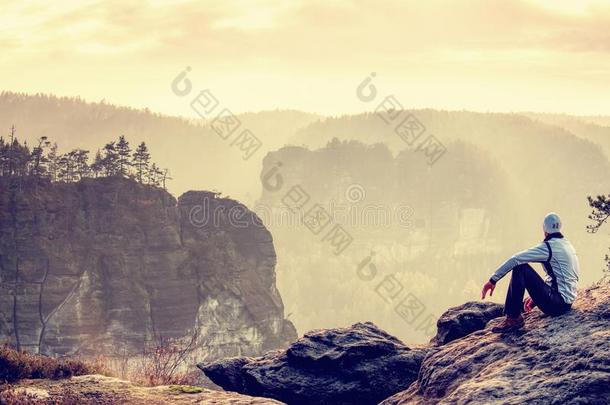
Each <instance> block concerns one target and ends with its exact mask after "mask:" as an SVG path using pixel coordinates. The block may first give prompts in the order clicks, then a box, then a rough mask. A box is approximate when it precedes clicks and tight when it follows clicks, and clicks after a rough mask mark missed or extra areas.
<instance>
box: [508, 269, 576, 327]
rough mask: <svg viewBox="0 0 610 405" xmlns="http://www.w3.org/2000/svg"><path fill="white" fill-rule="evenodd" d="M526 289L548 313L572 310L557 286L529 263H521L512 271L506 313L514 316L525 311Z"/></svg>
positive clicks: (539, 306) (553, 313)
mask: <svg viewBox="0 0 610 405" xmlns="http://www.w3.org/2000/svg"><path fill="white" fill-rule="evenodd" d="M525 290H527V292H528V293H529V295H530V297H531V298H532V300H534V304H536V306H537V307H538V308H540V310H541V311H542V312H544V313H545V314H547V315H552V316H556V315H561V314H563V313H565V312H567V311H569V310H570V308H571V305H569V304H566V303H565V302H564V301H563V298H562V297H561V295H560V294H559V291H557V289H556V288H554V287H551V286H549V285H548V284H546V283H545V282H544V280H543V279H542V278H541V277H540V276H539V275H538V273H536V271H535V270H534V269H533V268H532V266H530V265H529V264H521V265H519V266H517V267H515V268H514V269H513V271H512V275H511V279H510V286H509V287H508V293H507V294H506V303H505V304H504V313H505V315H506V316H510V317H512V318H516V317H518V316H519V315H520V314H521V312H522V311H523V296H524V295H525Z"/></svg>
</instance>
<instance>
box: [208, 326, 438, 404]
mask: <svg viewBox="0 0 610 405" xmlns="http://www.w3.org/2000/svg"><path fill="white" fill-rule="evenodd" d="M425 352H426V351H425V350H423V349H420V348H414V349H410V348H409V347H407V346H405V345H404V344H403V343H402V342H401V341H399V340H398V339H396V338H395V337H393V336H390V335H388V334H387V333H385V332H384V331H382V330H380V329H378V328H377V327H376V326H375V325H373V324H372V323H370V322H367V323H357V324H355V325H353V326H351V327H349V328H338V329H328V330H317V331H313V332H309V333H307V334H305V336H303V337H302V338H301V339H299V340H297V341H296V342H295V343H293V344H292V345H290V347H289V348H288V349H287V350H285V351H275V352H270V353H267V354H266V355H264V356H263V357H259V358H245V357H241V358H233V359H227V360H219V361H216V362H213V363H210V364H200V365H198V367H199V368H201V370H202V371H203V372H205V374H206V375H207V376H208V377H209V378H210V379H211V380H212V381H213V382H214V383H216V384H218V385H220V386H221V387H223V388H224V389H226V390H229V391H237V392H240V393H244V394H247V395H253V396H260V397H269V398H275V399H278V400H280V401H283V402H286V403H288V404H291V405H292V404H335V405H342V404H346V405H347V404H362V405H366V404H377V403H378V402H379V401H381V400H383V399H384V398H387V397H388V396H390V395H392V394H393V393H396V392H398V391H400V390H402V389H405V388H406V387H408V386H409V385H410V384H411V382H413V381H414V380H415V379H416V378H417V372H418V370H419V367H420V363H421V361H422V359H423V358H424V355H425Z"/></svg>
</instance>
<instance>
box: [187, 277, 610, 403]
mask: <svg viewBox="0 0 610 405" xmlns="http://www.w3.org/2000/svg"><path fill="white" fill-rule="evenodd" d="M501 315H502V306H501V305H497V304H493V303H480V302H469V303H466V304H464V305H461V306H458V307H454V308H451V309H449V310H448V311H446V312H445V313H444V314H443V315H442V316H441V317H440V319H439V321H438V323H437V328H438V332H437V335H436V336H435V337H434V338H433V339H432V341H431V342H430V344H429V345H427V346H424V347H421V346H420V347H414V348H412V349H410V348H409V347H407V346H405V345H404V344H403V343H401V342H400V341H398V340H397V339H396V338H394V337H392V336H390V335H388V334H387V333H385V332H383V331H381V330H379V329H378V328H377V327H375V325H373V324H371V323H368V322H367V323H359V324H355V325H353V326H351V327H349V328H341V329H328V330H317V331H314V332H310V333H308V334H306V335H305V336H303V337H302V338H301V339H299V340H297V341H296V342H295V343H293V344H292V345H291V346H290V347H289V348H288V349H287V350H285V351H274V352H269V353H267V354H265V355H264V356H262V357H258V358H248V357H238V358H231V359H225V360H219V361H215V362H212V363H206V364H199V365H198V367H199V368H200V369H201V370H203V371H204V373H205V374H206V375H207V376H208V377H209V378H210V379H212V380H213V381H214V382H215V383H216V384H218V385H220V386H222V387H223V388H224V389H226V390H229V391H236V392H239V393H242V394H246V395H253V396H262V397H268V398H275V399H277V400H280V401H282V402H285V403H287V404H289V405H292V404H329V405H330V404H376V403H379V402H380V403H381V404H382V405H399V404H436V403H443V404H453V403H459V404H490V403H498V404H522V403H530V404H608V403H610V344H609V343H610V284H608V283H600V284H598V285H596V286H593V287H590V288H587V289H583V290H581V291H580V292H579V297H578V298H577V300H576V302H575V303H574V305H573V309H572V311H570V312H568V313H567V314H564V315H562V316H559V317H549V316H546V315H544V314H543V313H542V312H540V311H539V310H538V309H534V310H533V311H532V312H531V313H529V314H527V315H526V325H525V328H524V329H523V330H521V331H519V332H514V333H510V334H495V333H492V332H491V328H492V327H493V326H495V325H496V324H497V323H499V322H500V318H499V317H500V316H501ZM401 386H403V387H407V388H405V389H404V390H403V389H402V388H400V387H401Z"/></svg>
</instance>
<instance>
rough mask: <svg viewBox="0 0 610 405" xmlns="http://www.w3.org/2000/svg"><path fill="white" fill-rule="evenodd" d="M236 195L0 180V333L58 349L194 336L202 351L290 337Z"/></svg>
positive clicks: (99, 348) (250, 220) (251, 348)
mask: <svg viewBox="0 0 610 405" xmlns="http://www.w3.org/2000/svg"><path fill="white" fill-rule="evenodd" d="M257 220H258V218H257V217H256V216H255V215H254V214H253V213H252V212H250V211H249V210H248V209H247V208H246V207H244V206H243V205H242V204H240V203H239V202H237V201H234V200H231V199H228V198H220V197H218V196H217V195H215V194H214V193H211V192H193V191H191V192H187V193H185V194H184V195H182V196H181V197H180V198H179V199H178V201H176V199H174V198H173V197H172V196H171V195H170V194H169V193H167V192H166V191H164V190H162V189H159V188H153V187H149V186H143V185H140V184H138V183H136V182H134V181H131V180H127V179H121V178H101V179H85V180H83V181H81V182H79V183H70V184H59V183H55V184H50V183H48V182H45V181H40V180H38V181H36V180H35V179H28V178H20V179H8V178H4V177H3V178H0V339H2V340H8V341H9V342H10V343H11V344H13V345H15V346H17V347H19V348H21V349H27V350H29V351H32V352H41V353H44V354H51V355H53V354H56V355H75V354H79V355H81V354H82V355H93V354H98V353H103V354H105V355H107V356H110V355H112V354H114V353H117V352H118V353H121V354H123V353H131V352H134V353H140V351H141V350H142V346H143V345H144V344H145V342H147V341H149V342H150V341H155V340H156V339H158V337H163V338H165V339H167V338H175V339H189V338H191V337H192V336H196V339H197V348H198V352H197V356H198V358H199V359H201V358H204V359H217V358H221V357H225V356H236V355H258V354H260V353H263V352H265V351H267V350H270V349H274V348H278V347H285V346H286V345H287V344H288V342H290V341H292V340H294V339H296V331H295V329H294V326H292V324H291V323H290V322H289V321H287V320H285V319H284V315H283V311H284V309H283V304H282V300H281V298H280V295H279V293H278V291H277V289H276V286H275V270H274V269H275V263H276V256H275V250H274V247H273V240H272V237H271V234H270V233H269V232H268V230H267V229H266V228H265V227H264V226H262V225H261V223H260V222H259V221H258V222H257Z"/></svg>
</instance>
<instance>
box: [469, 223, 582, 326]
mask: <svg viewBox="0 0 610 405" xmlns="http://www.w3.org/2000/svg"><path fill="white" fill-rule="evenodd" d="M543 230H544V241H542V242H541V243H540V244H539V245H537V246H534V247H533V248H531V249H528V250H524V251H522V252H519V253H517V254H516V255H514V256H513V257H511V258H510V259H508V260H507V261H506V262H505V263H504V264H503V265H502V266H500V268H499V269H498V270H496V272H495V273H494V274H493V276H491V278H490V279H489V281H488V282H487V283H486V284H485V285H484V286H483V291H482V293H481V298H482V299H485V296H486V295H487V292H488V291H489V292H490V294H489V295H490V296H491V295H493V291H494V289H495V288H496V283H497V282H498V280H500V279H501V278H502V277H504V276H505V275H506V273H508V272H509V271H511V270H512V271H513V274H512V276H511V279H510V286H509V287H508V293H507V294H506V303H505V304H504V314H505V315H506V319H504V321H503V322H502V323H501V324H500V325H498V326H496V327H495V328H493V329H492V331H493V332H495V333H504V332H510V331H514V330H518V329H519V328H521V327H523V325H524V323H525V322H524V320H523V316H521V312H522V311H525V312H529V311H531V310H532V308H533V307H534V306H537V307H538V308H540V310H542V312H544V313H545V314H547V315H552V316H556V315H561V314H563V313H565V312H567V311H569V310H570V308H571V307H572V303H573V302H574V300H575V299H576V287H577V284H578V257H577V256H576V251H575V250H574V247H573V246H572V244H571V243H570V242H569V241H568V240H567V239H565V238H564V237H563V235H562V234H561V232H560V231H561V220H560V219H559V216H558V215H557V214H555V213H550V214H547V216H546V217H545V218H544V222H543ZM528 263H542V264H543V266H544V270H545V271H546V273H547V277H546V279H545V280H542V278H541V277H540V276H539V275H538V273H536V271H535V270H534V269H533V268H532V266H530V265H529V264H528ZM525 290H527V292H528V293H529V298H528V299H526V300H525V301H523V296H524V294H525Z"/></svg>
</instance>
